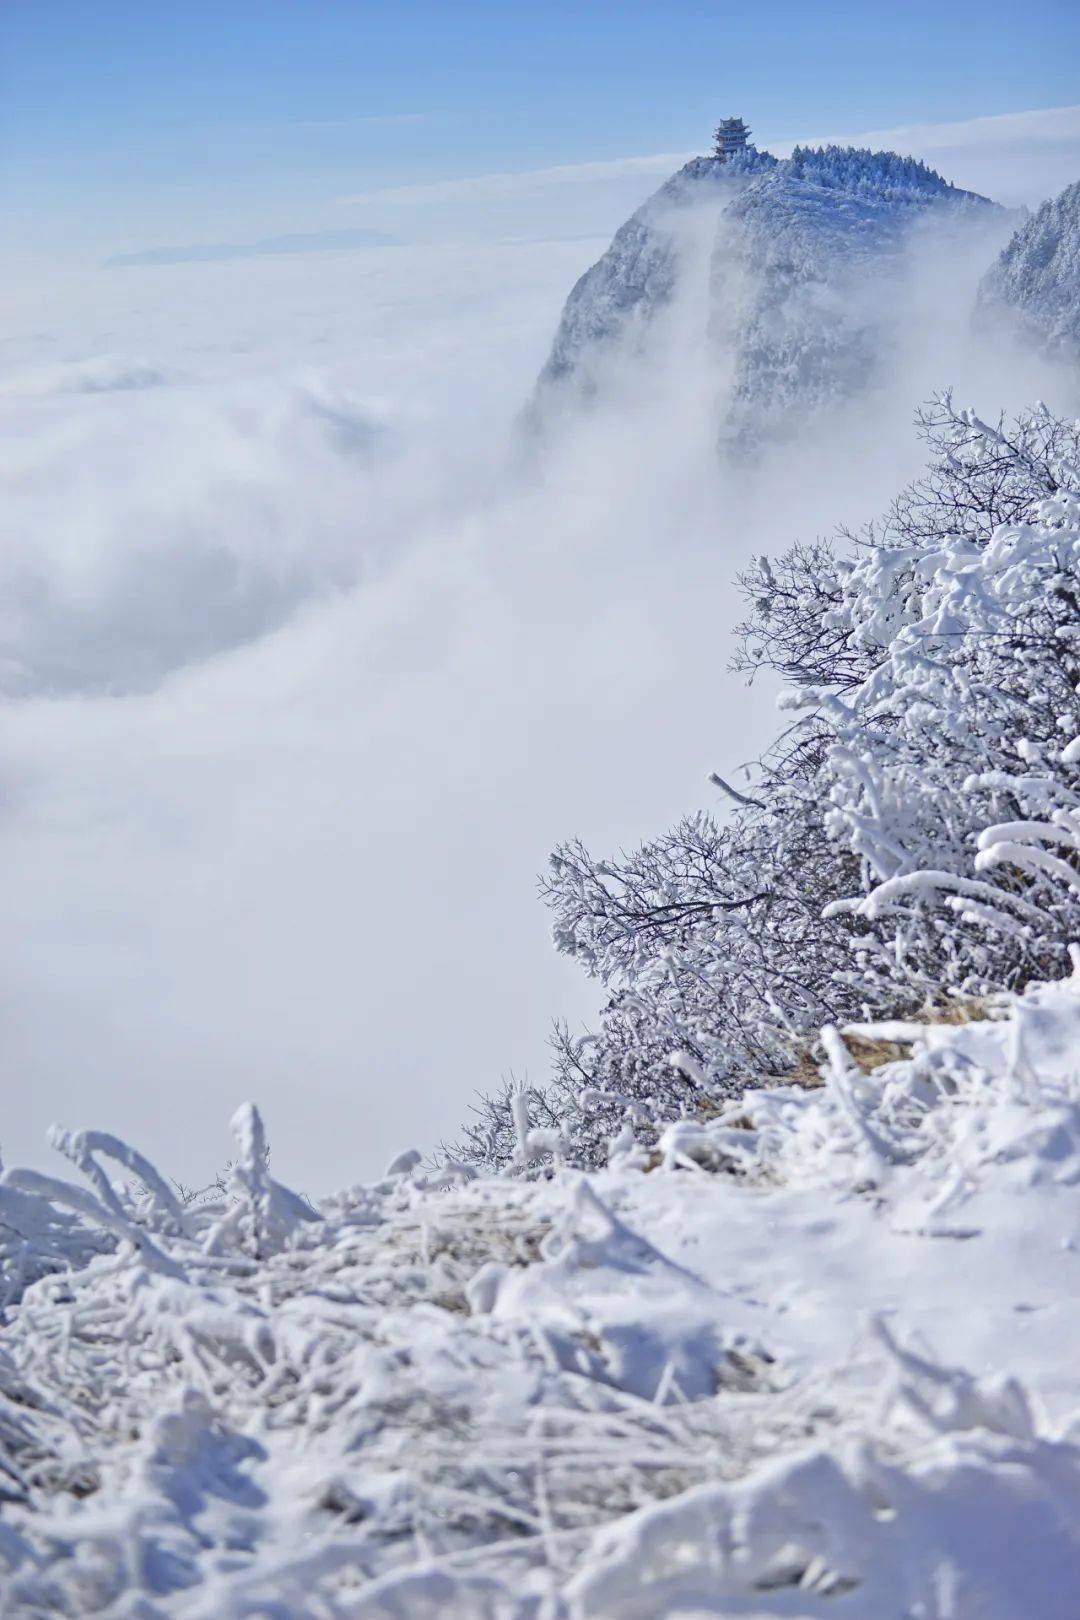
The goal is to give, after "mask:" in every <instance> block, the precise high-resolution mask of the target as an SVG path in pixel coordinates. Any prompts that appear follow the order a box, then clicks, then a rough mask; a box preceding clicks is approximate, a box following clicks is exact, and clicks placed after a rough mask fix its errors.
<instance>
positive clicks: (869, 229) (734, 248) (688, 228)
mask: <svg viewBox="0 0 1080 1620" xmlns="http://www.w3.org/2000/svg"><path fill="white" fill-rule="evenodd" d="M991 211H994V212H996V209H995V205H994V204H992V203H990V202H988V201H987V200H986V199H985V198H983V197H979V196H977V195H975V194H974V193H972V192H967V191H961V190H958V189H957V188H956V187H954V186H951V185H949V184H948V182H947V181H945V180H943V179H942V177H941V176H940V175H939V174H936V173H935V172H934V171H933V170H932V169H929V168H927V167H926V165H925V164H922V163H918V162H916V161H915V160H913V159H911V158H901V157H898V156H897V155H896V154H894V153H890V152H870V151H864V150H857V149H854V148H842V147H826V148H823V149H820V150H808V149H802V148H796V150H795V152H794V153H793V154H792V156H791V157H790V158H789V159H787V160H785V161H783V162H778V161H777V160H776V159H775V158H773V157H771V156H770V155H769V154H768V153H758V152H753V151H750V152H748V153H747V154H746V155H745V157H743V158H741V159H738V160H736V161H735V162H731V163H726V164H724V163H718V162H716V161H715V160H713V159H711V158H697V159H695V160H694V161H693V162H691V163H689V164H687V165H686V167H685V168H683V169H682V170H680V171H679V173H678V174H677V175H675V176H673V178H672V179H671V180H669V181H668V182H667V184H666V185H665V186H663V187H662V188H661V189H660V191H658V192H657V193H656V195H655V196H654V197H652V198H650V199H649V201H648V202H647V203H645V205H644V206H643V207H642V208H640V209H639V210H638V212H637V213H636V214H635V215H634V216H633V217H632V218H631V219H630V220H628V221H627V223H626V224H625V225H624V226H623V227H622V228H621V229H620V230H619V231H618V232H617V234H616V236H615V239H614V241H613V242H612V244H611V247H610V248H609V249H608V251H607V252H606V253H605V254H604V255H603V257H602V258H601V259H600V260H599V261H598V262H597V263H596V264H595V265H593V267H592V268H591V269H590V270H589V271H587V272H586V274H585V275H584V276H583V277H582V278H581V280H580V281H579V282H578V284H577V286H576V287H575V288H574V289H573V291H572V293H571V294H570V297H569V298H568V300H567V303H566V307H565V309H564V311H563V315H562V320H561V321H560V324H559V328H558V331H557V332H556V335H555V340H554V343H553V345H552V350H551V356H550V358H549V360H548V363H547V365H546V366H545V368H544V371H543V373H542V375H541V379H540V386H539V398H540V400H541V401H543V400H544V399H545V398H547V397H549V396H550V394H551V392H552V390H554V389H558V388H565V387H566V386H567V385H572V386H576V387H578V388H579V389H581V390H583V391H585V392H590V391H592V390H593V389H594V388H595V387H596V386H597V384H598V382H600V381H601V380H602V378H603V375H604V372H605V368H606V367H607V366H608V365H609V364H610V363H611V362H612V360H613V359H614V358H617V357H620V356H623V357H624V356H625V355H627V354H628V353H632V352H634V351H635V350H640V349H641V348H642V347H643V346H645V345H646V344H647V343H648V342H649V340H650V336H651V332H652V329H653V327H654V323H655V322H656V318H657V317H658V316H659V315H660V314H661V313H662V312H663V311H664V310H666V309H667V308H668V307H669V306H670V305H671V304H673V303H674V302H675V301H676V300H677V299H678V298H679V296H680V294H681V293H683V292H687V291H689V283H690V282H691V280H692V278H693V277H694V276H695V274H699V273H700V271H701V270H702V268H704V271H705V275H704V281H705V283H707V285H705V286H704V287H702V288H699V289H696V291H699V292H704V296H703V297H701V298H700V302H699V303H698V305H697V306H696V310H695V315H696V319H697V335H699V336H700V339H701V342H702V343H703V344H705V345H707V346H708V347H709V348H710V349H711V350H712V352H713V357H714V360H715V364H716V367H717V370H718V372H720V371H722V372H723V374H724V375H725V377H726V378H727V379H728V384H729V404H728V407H727V418H728V426H729V427H732V426H734V427H738V426H740V425H742V424H743V423H744V422H745V421H746V419H747V418H748V417H749V416H753V418H754V419H755V421H760V420H761V419H762V418H764V419H765V420H766V421H768V420H769V419H774V418H776V417H777V416H779V415H781V414H782V413H783V412H784V411H785V410H786V409H788V408H789V407H791V406H793V405H802V406H806V405H814V404H818V403H821V402H822V401H824V400H826V399H828V398H832V397H836V396H838V395H839V396H844V395H846V394H848V393H850V392H851V391H852V390H853V389H854V388H855V387H857V386H860V385H862V384H864V383H865V382H866V381H867V380H868V379H869V378H870V377H872V375H873V370H874V364H875V360H876V358H877V356H878V353H879V351H880V350H881V347H882V344H881V341H880V327H881V325H882V322H883V320H887V319H888V316H889V313H890V299H889V298H888V296H883V278H885V277H887V276H888V275H890V274H897V275H898V274H900V264H901V259H902V250H903V248H904V246H905V244H906V243H907V242H908V241H909V239H910V237H911V233H912V231H913V229H914V228H916V226H918V225H919V224H920V223H921V222H923V221H926V220H936V221H948V222H949V223H950V224H961V225H962V224H963V223H966V222H967V221H969V220H972V219H975V220H978V221H979V222H982V221H984V220H985V219H986V218H987V217H988V215H989V214H990V213H991ZM703 242H704V250H703V248H702V243H703Z"/></svg>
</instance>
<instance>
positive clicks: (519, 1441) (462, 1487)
mask: <svg viewBox="0 0 1080 1620" xmlns="http://www.w3.org/2000/svg"><path fill="white" fill-rule="evenodd" d="M965 1011H966V1013H967V1015H968V1016H970V1015H971V1014H972V1013H974V1014H976V1015H977V1017H976V1020H975V1021H971V1022H967V1023H957V1024H949V1023H938V1024H934V1025H932V1026H929V1027H927V1026H923V1025H920V1024H905V1025H893V1026H878V1027H876V1028H874V1029H865V1028H864V1029H861V1030H853V1031H848V1032H845V1033H843V1034H841V1033H837V1032H835V1031H826V1032H824V1037H823V1039H824V1050H825V1052H826V1060H825V1062H824V1063H823V1065H822V1074H823V1079H824V1084H823V1085H822V1086H821V1087H820V1088H818V1089H811V1090H803V1089H799V1088H795V1087H791V1088H783V1089H772V1090H768V1091H759V1092H752V1093H750V1094H749V1095H748V1096H746V1097H745V1098H743V1099H741V1100H739V1101H738V1102H736V1103H732V1104H731V1105H729V1106H728V1107H727V1110H726V1112H722V1113H721V1114H719V1115H718V1116H717V1117H715V1118H713V1119H711V1120H708V1121H703V1122H701V1123H693V1122H683V1123H681V1124H679V1125H677V1126H674V1127H672V1128H671V1129H670V1130H669V1132H668V1134H667V1136H666V1137H665V1138H664V1139H663V1141H662V1144H661V1150H659V1151H653V1152H648V1153H647V1152H645V1151H644V1150H642V1149H631V1150H629V1151H628V1152H623V1153H621V1154H620V1153H619V1152H618V1151H616V1152H615V1153H614V1155H613V1161H612V1163H611V1165H610V1166H609V1168H608V1169H607V1170H605V1171H602V1172H600V1173H598V1174H596V1175H594V1176H591V1177H583V1176H581V1175H578V1174H575V1173H572V1172H570V1171H566V1170H562V1169H560V1168H559V1167H558V1166H556V1167H555V1168H554V1170H553V1171H552V1172H550V1173H545V1172H540V1173H537V1172H536V1171H531V1172H526V1173H522V1174H519V1175H516V1176H514V1175H510V1176H504V1177H501V1178H498V1179H468V1178H467V1176H466V1173H465V1172H464V1171H461V1172H455V1171H454V1170H453V1169H451V1170H450V1171H449V1172H446V1171H442V1172H432V1171H431V1170H430V1169H428V1170H427V1171H425V1169H424V1167H423V1166H422V1165H421V1164H420V1163H419V1160H418V1156H417V1155H414V1154H405V1155H403V1156H402V1158H401V1159H400V1160H398V1161H396V1162H395V1164H394V1165H393V1166H391V1168H390V1170H389V1171H388V1173H387V1175H386V1177H385V1178H384V1179H383V1180H382V1181H381V1182H379V1183H377V1184H375V1185H371V1186H366V1187H357V1188H353V1189H352V1190H350V1191H348V1192H347V1193H344V1194H342V1195H341V1196H340V1197H338V1198H335V1199H332V1200H330V1201H328V1202H327V1203H325V1204H323V1205H320V1206H319V1207H318V1209H314V1208H312V1207H310V1206H309V1205H307V1204H306V1203H305V1202H304V1201H303V1200H302V1199H299V1198H298V1197H296V1195H294V1194H290V1193H288V1192H287V1191H286V1190H285V1189H284V1188H283V1187H282V1186H280V1185H279V1184H278V1183H277V1182H276V1181H273V1180H272V1179H271V1178H270V1175H269V1172H268V1171H267V1169H266V1163H265V1156H264V1152H263V1140H262V1127H261V1122H260V1120H259V1118H258V1115H257V1114H256V1113H255V1112H254V1110H253V1109H251V1108H245V1109H242V1110H241V1111H240V1113H239V1114H238V1116H237V1118H236V1120H235V1121H234V1130H235V1132H236V1136H237V1158H236V1162H235V1165H234V1166H233V1169H232V1171H231V1173H230V1179H229V1181H228V1183H227V1184H225V1185H224V1186H223V1190H222V1192H221V1194H220V1196H219V1195H217V1194H215V1195H214V1200H216V1201H213V1200H211V1201H208V1200H207V1199H205V1198H204V1199H202V1200H196V1201H193V1202H188V1203H183V1202H181V1201H178V1200H177V1199H176V1197H175V1196H174V1194H173V1192H172V1190H170V1187H169V1185H168V1184H167V1183H166V1182H164V1181H162V1180H161V1179H159V1178H158V1176H157V1175H156V1173H155V1172H154V1171H153V1170H152V1169H151V1168H150V1167H149V1166H148V1165H146V1164H145V1163H144V1162H143V1161H141V1160H140V1159H139V1158H138V1157H137V1156H136V1155H134V1154H133V1153H131V1152H130V1150H128V1149H126V1148H124V1147H123V1146H122V1145H121V1144H119V1143H117V1142H116V1141H115V1140H114V1139H112V1138H108V1137H101V1136H96V1135H95V1134H93V1133H87V1134H85V1135H77V1134H72V1135H63V1134H58V1135H57V1136H56V1138H55V1145H56V1146H57V1147H58V1148H59V1149H60V1150H61V1151H62V1152H63V1153H66V1155H67V1157H68V1158H69V1159H70V1160H71V1161H73V1162H74V1164H75V1165H77V1166H78V1168H79V1169H80V1170H81V1171H82V1181H81V1183H80V1184H79V1185H78V1187H76V1185H75V1183H74V1182H65V1181H60V1180H55V1181H51V1180H48V1179H46V1178H42V1177H41V1176H40V1175H38V1174H36V1173H34V1172H20V1171H18V1170H9V1171H8V1172H7V1173H6V1175H5V1176H4V1178H3V1181H2V1183H0V1244H2V1252H3V1257H4V1261H5V1276H6V1279H7V1281H6V1288H7V1304H6V1331H5V1336H4V1347H3V1351H2V1353H0V1354H2V1359H0V1392H2V1395H0V1481H2V1483H0V1494H2V1496H3V1498H4V1508H3V1520H2V1525H0V1567H2V1568H3V1571H4V1573H3V1577H2V1590H3V1592H4V1594H5V1599H6V1601H5V1603H4V1606H3V1612H4V1614H5V1615H6V1616H11V1617H13V1620H14V1617H16V1616H18V1617H29V1616H34V1617H38V1616H45V1615H49V1616H55V1615H64V1616H72V1617H79V1620H82V1617H85V1616H89V1615H102V1616H116V1617H119V1616H121V1615H122V1616H125V1617H132V1620H134V1617H136V1616H137V1617H138V1620H158V1617H164V1616H176V1617H184V1620H196V1617H198V1620H234V1617H235V1620H239V1617H241V1616H244V1617H247V1620H254V1617H256V1616H258V1617H260V1620H271V1617H273V1620H286V1617H287V1620H329V1617H333V1620H345V1617H348V1620H361V1617H364V1620H374V1617H376V1616H378V1617H386V1620H389V1617H390V1616H397V1617H406V1616H407V1617H409V1620H420V1617H425V1616H430V1617H435V1616H438V1617H439V1620H455V1617H457V1620H479V1617H489V1620H504V1617H505V1620H524V1617H526V1616H529V1617H533V1616H535V1617H536V1620H541V1617H546V1620H557V1617H565V1620H634V1617H641V1620H646V1617H655V1616H661V1615H665V1616H667V1615H671V1616H676V1615H678V1616H683V1617H685V1620H689V1617H691V1616H699V1617H700V1616H705V1615H736V1614H738V1615H746V1616H749V1615H753V1616H755V1617H757V1620H772V1617H776V1620H779V1617H781V1616H785V1617H790V1616H802V1617H807V1620H809V1617H812V1616H822V1617H829V1620H834V1617H835V1620H842V1617H844V1616H852V1617H858V1620H871V1617H872V1620H894V1617H895V1620H912V1617H915V1616H918V1617H919V1620H967V1617H973V1616H976V1615H977V1616H979V1617H980V1620H1018V1617H1020V1616H1028V1615H1030V1616H1036V1615H1037V1616H1038V1617H1039V1620H1073V1617H1074V1616H1075V1615H1076V1612H1077V1607H1076V1592H1077V1590H1078V1583H1080V1445H1078V1444H1077V1443H1076V1440H1077V1439H1080V1433H1078V1432H1077V1431H1076V1430H1075V1429H1070V1421H1071V1416H1072V1414H1073V1413H1074V1412H1076V1411H1078V1410H1080V1371H1078V1370H1077V1368H1076V1364H1075V1358H1074V1356H1073V1355H1072V1354H1071V1349H1070V1347H1071V1346H1073V1345H1074V1344H1075V1343H1076V1340H1077V1335H1078V1333H1080V1290H1078V1288H1077V1280H1078V1277H1080V1222H1078V1215H1080V1204H1078V1198H1080V1192H1078V1188H1080V1064H1078V1063H1077V1058H1076V1053H1077V1052H1078V1051H1080V975H1078V976H1074V977H1073V978H1072V979H1070V980H1068V981H1066V982H1064V983H1061V984H1058V985H1052V986H1047V987H1041V988H1038V987H1037V988H1034V989H1032V990H1030V991H1029V992H1028V993H1027V995H1026V996H1024V997H1023V998H1022V999H1019V1000H1015V999H1014V1000H1002V1001H1001V1002H1000V1003H998V1004H997V1005H994V1006H989V1007H986V1006H984V1007H979V1008H972V1007H968V1008H966V1009H965ZM959 1015H960V1010H958V1016H959ZM883 1058H884V1059H886V1061H885V1062H882V1061H881V1060H882V1059H883ZM859 1059H861V1063H862V1065H863V1066H860V1064H859V1061H858V1060H859ZM875 1064H876V1065H877V1066H874V1065H875ZM523 1127H524V1122H523ZM536 1146H537V1144H536V1143H533V1144H531V1145H530V1144H529V1142H528V1137H527V1135H525V1137H524V1147H523V1159H524V1158H525V1157H526V1156H527V1154H528V1152H530V1151H532V1150H534V1149H535V1147H536ZM61 1265H70V1266H73V1268H74V1269H65V1270H58V1269H56V1268H57V1267H59V1266H61ZM35 1277H36V1280H33V1281H31V1280H30V1279H31V1278H35ZM24 1288H25V1291H24V1292H22V1297H21V1300H20V1298H19V1295H20V1291H21V1290H23V1289H24ZM1074 1436H1075V1438H1074Z"/></svg>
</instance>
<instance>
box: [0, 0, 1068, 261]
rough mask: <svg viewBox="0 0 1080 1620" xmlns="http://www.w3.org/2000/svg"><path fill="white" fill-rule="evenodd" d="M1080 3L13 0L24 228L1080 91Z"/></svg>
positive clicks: (154, 221) (294, 224) (5, 142)
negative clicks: (741, 119)
mask: <svg viewBox="0 0 1080 1620" xmlns="http://www.w3.org/2000/svg"><path fill="white" fill-rule="evenodd" d="M1078 51H1080V7H1077V6H1076V5H1075V3H1074V0H1035V3H1034V4H1029V5H1026V6H1022V7H1018V6H1016V5H1015V3H1014V0H1013V3H1003V0H980V3H974V0H953V3H952V4H950V5H942V4H940V0H935V3H933V4H928V3H925V0H908V3H906V4H902V5H883V4H880V3H876V0H874V3H870V4H867V3H866V0H862V3H859V4H853V3H840V4H835V3H834V4H832V5H830V6H829V7H827V8H821V7H815V6H812V5H807V4H806V3H805V0H804V3H801V4H789V3H787V0H781V3H777V4H772V5H768V6H762V5H757V4H754V5H745V6H739V5H734V4H716V3H713V4H701V3H695V0H666V3H664V4H659V3H656V4H645V5H642V4H633V3H631V4H625V3H624V4H620V5H616V4H608V3H599V4H598V3H592V4H588V3H587V4H566V3H551V0H548V3H545V4H526V5H521V4H507V3H505V0H503V3H501V4H494V3H488V0H463V3H447V0H443V3H440V4H434V3H431V0H392V3H375V0H213V3H211V0H188V3H186V4H177V3H173V0H149V3H148V0H95V3H93V4H89V3H88V0H47V3H43V0H6V3H5V4H3V5H0V72H2V76H3V84H2V90H3V103H4V111H3V114H2V123H0V143H2V144H0V163H2V170H0V176H2V179H3V183H4V187H5V190H6V193H7V205H6V212H7V214H8V218H9V229H11V228H13V229H14V235H15V237H16V239H17V240H23V241H28V240H34V239H35V238H37V239H40V241H41V242H42V243H43V244H48V243H49V242H53V243H56V244H58V245H59V244H63V243H65V242H67V241H69V240H71V239H74V238H77V237H79V236H81V235H88V236H90V237H92V238H93V239H94V241H95V244H96V245H100V246H101V247H105V248H107V247H109V246H114V247H117V248H122V247H124V246H129V245H131V244H132V243H134V242H136V241H139V240H143V239H145V240H146V241H147V242H154V241H161V240H168V239H170V238H177V239H186V238H189V237H194V238H198V237H199V236H200V235H202V236H206V235H209V236H211V237H212V236H214V235H215V234H217V235H221V234H222V233H223V232H224V233H225V234H226V235H230V234H231V235H235V234H236V233H237V232H238V231H239V232H240V233H241V234H242V233H243V232H244V231H261V230H277V229H289V228H301V229H302V228H304V227H305V226H309V225H311V224H313V223H318V224H322V225H326V226H330V225H333V224H342V223H351V222H350V221H341V220H339V219H337V218H335V217H332V205H333V203H334V200H335V198H337V197H339V196H340V195H341V194H342V193H355V192H357V191H363V190H365V189H369V188H372V187H377V186H382V185H400V184H406V183H410V182H415V181H423V180H431V179H440V178H448V177H453V176H457V175H468V174H475V173H485V172H489V171H491V170H493V169H499V170H505V169H509V170H514V169H530V168H536V167H542V166H546V165H554V164H563V163H575V162H579V161H583V160H590V159H604V158H614V157H620V156H623V155H628V154H636V153H648V152H679V151H686V150H694V149H697V148H699V147H701V146H703V145H704V143H705V142H706V140H707V138H708V134H709V131H710V128H711V126H712V123H713V122H714V121H715V118H716V117H717V116H718V115H719V114H722V113H725V112H727V111H729V110H738V111H741V112H743V113H745V114H746V115H747V116H748V117H749V118H750V120H751V122H752V123H753V124H754V127H755V129H756V130H757V131H758V133H759V134H760V135H761V136H763V137H765V138H769V137H771V138H773V139H775V140H782V139H783V138H784V137H795V136H799V135H800V134H804V133H813V132H816V131H822V130H857V129H866V128H874V127H876V128H882V127H888V126H890V125H893V124H910V123H919V122H923V121H943V120H956V119H965V118H969V117H973V116H979V115H986V114H996V113H1007V112H1014V111H1021V110H1025V109H1029V108H1036V107H1051V106H1060V105H1064V104H1068V103H1071V102H1074V101H1075V100H1077V94H1076V91H1077V75H1076V61H1077V55H1078Z"/></svg>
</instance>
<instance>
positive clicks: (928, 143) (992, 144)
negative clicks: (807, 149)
mask: <svg viewBox="0 0 1080 1620" xmlns="http://www.w3.org/2000/svg"><path fill="white" fill-rule="evenodd" d="M830 142H835V143H836V144H838V145H844V146H871V147H875V148H880V149H882V150H887V151H901V152H910V153H911V154H912V155H913V156H924V155H925V156H927V158H928V160H932V157H933V154H935V153H939V152H940V153H947V154H968V155H977V154H978V153H979V152H981V151H984V150H985V151H986V152H987V154H988V155H992V156H993V160H994V161H995V162H996V163H997V164H998V165H999V167H1000V162H1001V158H1002V156H1003V155H1004V154H1007V153H1009V152H1011V153H1012V154H1013V157H1014V159H1015V162H1016V164H1019V165H1025V164H1026V163H1027V164H1028V165H1029V166H1030V162H1031V160H1028V159H1026V158H1025V153H1024V149H1025V148H1034V149H1035V153H1034V159H1033V162H1034V167H1035V170H1036V173H1035V174H1034V175H1032V177H1031V178H1032V182H1033V185H1034V187H1035V189H1036V190H1038V188H1039V186H1040V184H1041V182H1040V178H1039V176H1040V175H1041V174H1042V172H1043V171H1044V170H1045V169H1046V166H1047V163H1046V159H1047V152H1048V151H1053V150H1057V151H1059V152H1060V154H1061V155H1062V157H1063V158H1064V160H1065V161H1066V162H1072V163H1073V166H1074V167H1075V168H1077V170H1078V171H1080V106H1072V107H1048V108H1040V109H1035V110H1032V111H1029V112H1022V113H1003V114H1001V115H998V116H993V117H986V118H972V119H966V120H964V121H962V122H959V123H948V124H910V125H905V126H902V127H898V128H895V129H878V130H870V131H862V132H858V133H855V134H834V135H826V136H799V137H798V139H797V140H773V139H772V138H771V137H769V136H767V135H766V136H763V137H761V138H760V139H759V143H758V144H759V145H760V146H761V147H762V148H764V149H765V150H767V151H771V152H774V153H776V155H777V156H779V157H786V156H787V155H788V154H789V153H790V152H791V150H792V148H793V147H794V146H795V145H798V144H800V143H801V144H804V145H824V144H828V143H830ZM694 155H695V154H693V153H690V152H663V153H653V154H644V155H640V156H636V157H625V158H612V159H604V160H598V161H594V162H585V163H566V164H559V165H557V166H555V167H551V168H542V169H523V170H519V171H506V172H495V173H491V174H479V175H465V176H462V177H460V178H457V179H449V180H436V181H419V182H416V183H415V184H409V185H402V186H383V187H375V188H371V189H369V190H366V191H359V192H352V193H349V194H346V195H344V196H342V197H340V198H339V199H338V201H339V202H340V203H341V204H342V205H358V204H360V205H362V204H377V205H378V204H391V203H407V204H411V205H413V206H422V205H424V204H428V203H448V202H460V203H469V202H474V201H485V200H499V199H510V198H516V197H525V196H531V195H536V194H539V193H554V192H558V191H560V190H564V189H574V188H577V187H580V186H591V185H596V184H598V183H603V182H604V181H625V180H627V179H638V178H641V179H642V180H651V179H652V178H653V177H656V178H658V179H663V178H666V176H667V175H668V174H670V173H671V172H672V171H673V170H674V169H677V168H678V167H679V166H680V165H681V164H683V163H685V162H687V161H688V159H689V158H690V157H692V156H694ZM946 178H948V179H953V180H955V179H956V177H955V176H953V175H947V176H946ZM1002 178H1003V180H1004V181H1005V184H1006V185H1010V184H1012V183H1013V182H1014V178H1015V177H1014V175H1013V173H1012V168H1011V166H1010V167H1009V168H1008V169H1007V171H1006V172H1005V173H1004V174H1003V176H1002ZM1064 183H1065V182H1064V181H1062V184H1064Z"/></svg>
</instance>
